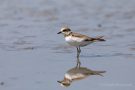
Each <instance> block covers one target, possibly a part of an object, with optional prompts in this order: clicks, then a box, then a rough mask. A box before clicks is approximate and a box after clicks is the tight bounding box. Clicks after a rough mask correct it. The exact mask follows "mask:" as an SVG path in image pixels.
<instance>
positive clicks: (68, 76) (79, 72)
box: [58, 58, 105, 87]
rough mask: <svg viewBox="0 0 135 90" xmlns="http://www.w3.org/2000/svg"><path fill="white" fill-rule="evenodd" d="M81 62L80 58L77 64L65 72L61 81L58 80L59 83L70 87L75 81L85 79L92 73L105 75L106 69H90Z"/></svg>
mask: <svg viewBox="0 0 135 90" xmlns="http://www.w3.org/2000/svg"><path fill="white" fill-rule="evenodd" d="M80 64H81V63H80V60H79V58H78V59H77V64H76V66H75V67H73V68H71V69H69V70H68V71H67V72H66V73H65V75H64V79H63V80H61V81H58V83H60V84H61V85H62V86H64V87H68V86H70V85H71V83H72V82H73V81H76V80H81V79H84V78H86V77H88V76H90V75H99V76H103V75H102V73H105V71H98V70H97V71H96V70H91V69H88V68H87V67H81V66H80Z"/></svg>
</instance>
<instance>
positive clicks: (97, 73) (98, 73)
mask: <svg viewBox="0 0 135 90" xmlns="http://www.w3.org/2000/svg"><path fill="white" fill-rule="evenodd" d="M105 72H106V71H94V73H95V75H100V76H103V75H102V74H101V73H105Z"/></svg>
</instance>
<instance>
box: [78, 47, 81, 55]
mask: <svg viewBox="0 0 135 90" xmlns="http://www.w3.org/2000/svg"><path fill="white" fill-rule="evenodd" d="M78 49H79V55H80V53H81V49H80V46H79V47H78Z"/></svg>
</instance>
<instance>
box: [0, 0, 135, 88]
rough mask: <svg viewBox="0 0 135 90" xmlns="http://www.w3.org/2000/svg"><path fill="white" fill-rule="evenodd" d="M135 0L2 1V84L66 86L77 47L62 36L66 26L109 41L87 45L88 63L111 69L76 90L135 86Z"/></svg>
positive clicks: (79, 83) (80, 83)
mask: <svg viewBox="0 0 135 90" xmlns="http://www.w3.org/2000/svg"><path fill="white" fill-rule="evenodd" d="M134 8H135V1H134V0H130V1H129V0H120V1H118V0H12V2H11V0H0V12H1V13H0V89H1V90H18V89H19V90H24V89H25V90H37V89H38V90H45V89H49V90H54V89H55V90H57V89H59V90H62V89H63V87H61V86H60V85H59V83H57V81H58V80H61V79H62V78H63V76H64V74H65V73H66V71H67V70H69V69H70V68H73V67H74V66H75V65H76V57H75V55H76V49H75V48H74V47H71V46H69V45H68V44H66V43H65V41H64V39H63V36H61V35H57V32H58V31H59V30H60V28H61V27H62V26H69V27H70V28H71V29H72V30H73V31H76V32H80V33H83V34H87V35H89V36H93V37H94V36H97V35H104V36H105V37H104V38H105V39H106V40H107V41H106V42H101V43H100V42H99V43H94V44H92V45H89V46H87V47H83V48H82V53H81V56H80V60H81V63H82V66H83V67H87V68H89V69H92V70H105V71H106V73H104V77H100V76H90V77H88V78H87V79H83V80H80V81H76V82H73V84H72V85H71V86H70V87H68V89H70V90H75V89H78V90H82V89H92V90H99V89H100V90H108V89H109V90H114V89H115V90H120V89H122V90H127V89H128V90H133V89H135V79H134V76H135V72H134V68H135V37H134V35H135V25H134V23H135V9H134Z"/></svg>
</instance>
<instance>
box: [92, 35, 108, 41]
mask: <svg viewBox="0 0 135 90" xmlns="http://www.w3.org/2000/svg"><path fill="white" fill-rule="evenodd" d="M103 37H104V36H98V37H96V38H93V41H106V40H105V39H103Z"/></svg>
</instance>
